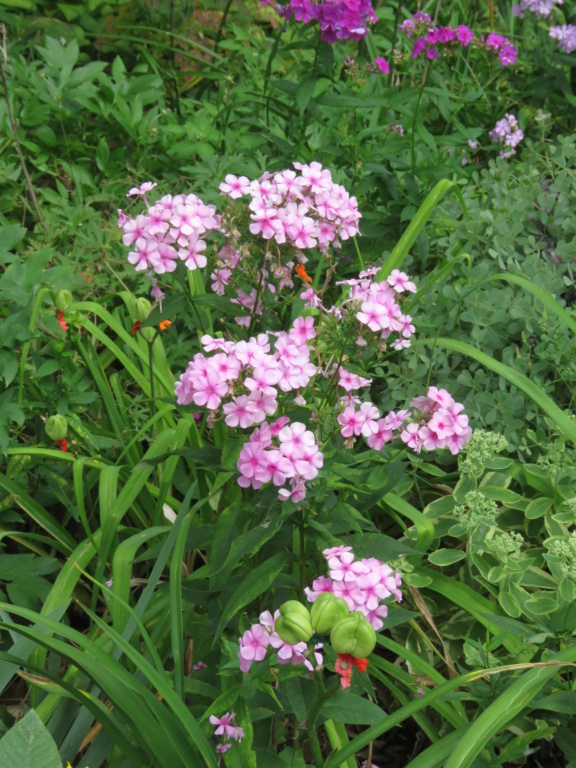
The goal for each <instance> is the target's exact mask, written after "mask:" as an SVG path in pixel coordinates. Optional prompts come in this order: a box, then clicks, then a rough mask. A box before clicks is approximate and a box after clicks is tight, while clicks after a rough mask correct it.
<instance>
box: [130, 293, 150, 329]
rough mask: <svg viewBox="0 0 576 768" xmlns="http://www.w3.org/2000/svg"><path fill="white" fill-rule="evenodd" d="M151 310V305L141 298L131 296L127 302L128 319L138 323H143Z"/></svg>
mask: <svg viewBox="0 0 576 768" xmlns="http://www.w3.org/2000/svg"><path fill="white" fill-rule="evenodd" d="M151 309H152V304H151V303H150V302H149V301H148V299H145V298H144V297H143V296H132V298H131V299H130V300H129V301H128V311H129V312H130V317H131V318H132V320H138V321H139V322H140V323H143V322H144V320H146V318H147V317H148V315H149V314H150V310H151Z"/></svg>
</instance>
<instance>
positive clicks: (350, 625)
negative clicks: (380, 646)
mask: <svg viewBox="0 0 576 768" xmlns="http://www.w3.org/2000/svg"><path fill="white" fill-rule="evenodd" d="M330 642H331V644H332V647H333V648H334V650H335V651H336V653H349V654H351V655H352V656H355V657H356V658H357V659H365V658H366V657H367V656H369V655H370V654H371V653H372V651H373V650H374V647H375V646H376V632H375V631H374V627H373V626H372V624H370V622H369V621H367V620H366V618H365V617H364V614H363V613H360V611H354V613H350V614H349V615H348V616H346V617H345V618H343V619H340V621H339V622H337V623H336V624H335V625H334V627H333V629H332V632H331V633H330Z"/></svg>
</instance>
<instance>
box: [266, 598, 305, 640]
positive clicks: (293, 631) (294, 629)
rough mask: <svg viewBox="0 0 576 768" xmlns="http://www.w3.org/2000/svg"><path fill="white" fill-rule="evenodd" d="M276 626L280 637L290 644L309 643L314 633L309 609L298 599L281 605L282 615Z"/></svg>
mask: <svg viewBox="0 0 576 768" xmlns="http://www.w3.org/2000/svg"><path fill="white" fill-rule="evenodd" d="M274 628H275V630H276V632H277V633H278V636H279V637H280V639H281V640H284V642H285V643H289V645H296V643H302V642H304V643H307V642H308V640H310V638H311V637H312V635H313V634H314V630H313V629H312V624H310V614H309V612H308V609H307V608H306V606H304V605H302V603H299V602H298V601H297V600H288V602H287V603H284V604H283V605H281V606H280V616H279V617H278V618H277V619H276V623H275V625H274Z"/></svg>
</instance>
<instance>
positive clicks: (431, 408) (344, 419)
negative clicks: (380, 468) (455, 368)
mask: <svg viewBox="0 0 576 768" xmlns="http://www.w3.org/2000/svg"><path fill="white" fill-rule="evenodd" d="M351 399H352V400H353V402H352V403H350V400H351ZM341 402H342V403H343V404H345V405H346V408H345V409H344V411H343V412H342V413H341V414H340V415H339V416H338V419H337V420H338V423H339V424H340V425H341V430H340V432H341V434H342V436H343V437H345V438H346V439H347V440H348V441H351V442H352V441H353V440H354V436H356V437H358V436H360V435H363V437H365V438H366V442H367V443H368V445H369V446H370V447H371V448H373V449H374V450H375V451H381V450H382V448H383V446H384V445H385V443H388V442H390V440H392V439H393V438H394V437H395V435H394V432H395V431H396V430H401V432H400V439H401V440H402V441H403V442H404V443H406V445H407V446H408V447H409V448H412V449H413V450H414V451H415V452H416V453H420V451H421V450H422V448H424V450H426V451H434V450H437V449H441V448H449V449H450V452H451V453H453V454H457V453H459V452H460V451H461V450H462V448H463V447H464V445H466V443H467V442H468V440H469V439H470V437H471V435H472V430H471V428H470V427H469V426H468V417H467V416H466V415H465V414H463V413H462V411H463V410H464V406H463V405H462V404H461V403H456V402H455V401H454V399H453V398H452V396H451V395H450V394H449V393H448V392H446V390H445V389H438V388H437V387H430V388H429V390H428V394H427V396H426V397H417V398H416V399H415V400H413V401H412V402H411V403H410V405H411V407H413V408H414V409H415V413H414V414H412V415H411V414H410V412H409V411H407V410H404V411H398V412H395V411H390V413H388V414H387V415H386V416H384V418H382V414H381V413H380V411H379V410H378V408H376V406H375V405H373V404H372V403H371V402H364V403H362V404H361V405H360V407H359V408H356V404H357V403H359V402H360V401H359V400H358V399H356V398H351V396H350V395H349V394H348V395H347V396H345V397H343V398H341ZM410 417H412V419H413V420H412V421H408V420H409V419H410Z"/></svg>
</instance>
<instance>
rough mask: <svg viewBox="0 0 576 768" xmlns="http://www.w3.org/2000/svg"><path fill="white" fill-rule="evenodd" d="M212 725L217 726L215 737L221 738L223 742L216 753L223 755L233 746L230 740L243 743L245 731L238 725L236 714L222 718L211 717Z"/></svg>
mask: <svg viewBox="0 0 576 768" xmlns="http://www.w3.org/2000/svg"><path fill="white" fill-rule="evenodd" d="M209 720H210V723H211V724H212V725H215V726H216V728H215V729H214V736H221V737H222V742H221V743H220V744H218V746H217V747H216V752H218V754H219V755H223V754H224V752H227V751H228V750H229V749H230V747H231V746H232V742H231V741H230V739H234V741H242V739H243V738H244V729H243V728H240V727H239V726H237V725H236V715H235V713H234V712H226V714H225V715H222V717H216V716H215V715H210V717H209Z"/></svg>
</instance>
